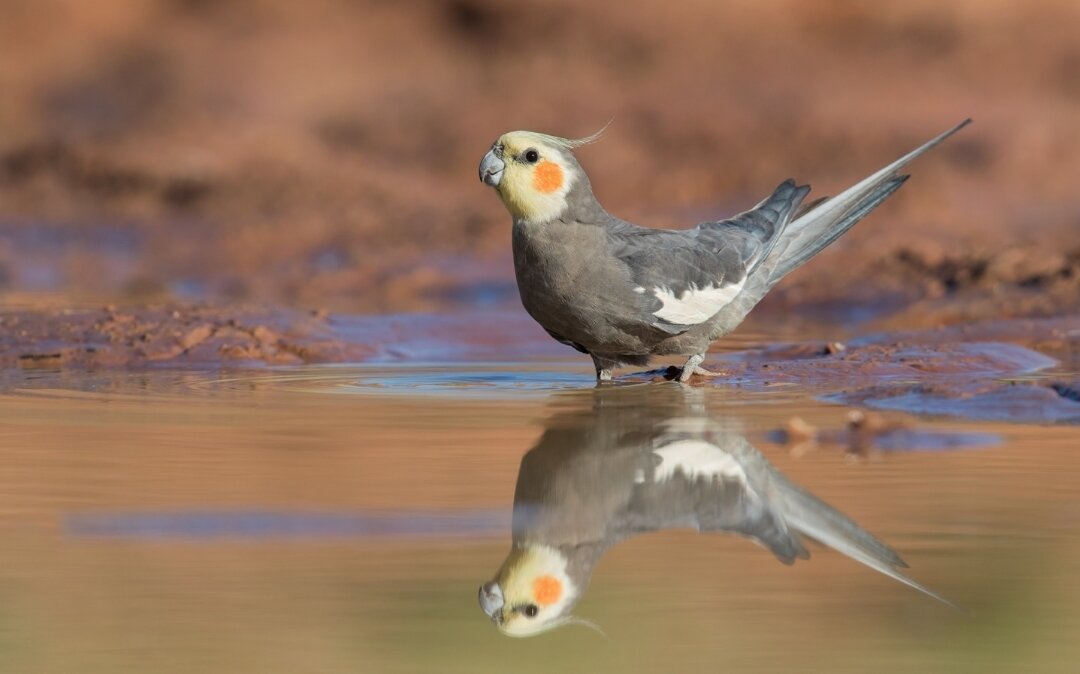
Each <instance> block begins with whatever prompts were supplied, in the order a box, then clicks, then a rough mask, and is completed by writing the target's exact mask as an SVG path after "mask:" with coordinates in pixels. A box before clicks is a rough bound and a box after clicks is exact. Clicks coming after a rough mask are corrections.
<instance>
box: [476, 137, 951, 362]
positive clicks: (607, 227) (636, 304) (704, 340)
mask: <svg viewBox="0 0 1080 674" xmlns="http://www.w3.org/2000/svg"><path fill="white" fill-rule="evenodd" d="M970 122H971V120H970V119H966V120H964V121H963V122H961V123H960V124H958V125H956V126H955V127H953V128H952V129H950V130H948V131H946V132H945V133H942V134H941V135H939V136H937V137H936V138H933V139H932V140H930V141H929V142H927V143H925V144H923V145H922V146H920V147H918V148H916V149H915V150H913V151H912V152H910V153H908V154H906V155H904V156H903V157H901V158H900V159H898V160H896V161H895V162H893V163H891V164H889V165H888V166H886V167H885V168H883V169H881V170H880V171H877V172H876V173H874V174H872V175H870V176H869V177H867V178H865V179H863V180H861V181H859V182H858V183H856V184H855V185H853V186H852V187H850V188H848V189H846V190H844V191H842V192H841V193H839V194H838V195H836V196H835V197H832V198H823V199H818V200H816V201H814V202H810V203H808V204H807V205H806V206H805V207H803V208H801V209H800V206H802V204H803V200H804V198H805V197H806V195H807V194H808V193H809V192H810V187H809V185H798V184H796V182H795V181H794V180H792V179H789V180H785V181H784V182H782V183H780V185H779V186H777V188H776V189H775V190H774V191H773V193H772V194H771V195H769V196H768V197H767V198H765V199H764V200H762V201H761V202H760V203H758V204H757V205H756V206H754V207H753V208H751V209H750V210H748V211H745V212H743V213H740V214H738V215H735V216H734V217H731V218H727V219H723V220H714V221H709V222H703V223H700V224H698V225H697V226H695V227H693V228H692V229H687V230H670V229H653V228H648V227H641V226H638V225H635V224H633V223H630V222H627V221H625V220H621V219H619V218H617V217H615V216H613V215H611V214H609V213H608V211H607V210H605V209H604V207H603V206H601V205H600V202H599V201H598V200H597V198H596V196H595V195H594V194H593V190H592V185H591V183H590V181H589V177H588V175H587V174H586V173H585V170H584V169H583V168H582V166H581V164H580V163H579V162H578V160H577V158H576V157H575V155H574V151H575V150H576V149H578V148H580V147H583V146H585V145H588V144H590V143H592V142H594V141H596V140H597V139H598V138H599V136H600V134H601V133H602V132H603V129H601V130H600V131H599V132H597V133H595V134H593V135H591V136H588V137H585V138H579V139H567V138H562V137H559V136H553V135H548V134H544V133H538V132H534V131H511V132H508V133H505V134H503V135H501V136H500V137H499V138H498V139H497V140H496V141H495V142H494V143H493V144H492V146H491V148H490V149H489V150H488V151H487V153H486V154H485V155H484V157H483V159H482V160H481V161H480V170H479V173H480V180H481V181H482V182H484V183H485V184H487V185H489V186H490V187H492V188H494V189H495V191H496V192H497V193H498V195H499V197H500V198H501V200H502V202H503V204H504V205H505V207H506V209H507V210H508V211H509V213H510V215H511V218H512V221H513V229H512V245H513V257H514V272H515V276H516V280H517V286H518V291H519V294H520V296H521V302H522V304H523V305H524V307H525V310H526V311H527V312H528V314H529V315H530V316H532V318H533V319H534V320H536V322H537V323H539V324H540V326H541V327H542V328H543V329H544V330H545V331H547V333H548V334H549V335H551V336H552V337H553V338H555V339H556V340H558V341H559V342H561V343H563V344H566V345H568V346H571V347H573V348H574V349H576V350H578V351H580V352H582V353H585V354H588V355H589V356H591V357H592V361H593V365H594V367H595V369H596V379H597V381H598V382H608V381H610V380H611V379H612V371H613V370H614V369H615V368H616V367H620V366H626V365H634V366H646V365H648V363H649V360H650V359H651V358H652V357H653V356H683V357H685V358H686V361H685V364H684V365H683V367H682V369H681V371H680V374H679V381H681V382H687V381H689V380H690V378H691V377H692V376H693V375H702V376H706V377H708V376H716V375H717V374H722V373H713V372H710V371H708V370H705V369H704V368H703V367H702V366H701V364H702V363H703V362H704V360H705V353H706V351H707V350H708V348H709V346H710V344H712V343H713V342H714V341H716V340H717V339H719V338H720V337H722V336H724V335H725V334H727V333H729V332H731V331H732V330H734V329H735V327H736V326H738V325H739V324H740V323H741V322H742V321H743V320H744V319H745V318H746V316H747V314H748V313H749V312H750V310H751V309H753V308H754V306H755V305H756V304H757V303H758V302H759V301H760V300H761V299H762V298H763V297H764V296H765V294H766V293H767V292H768V291H769V290H770V289H771V288H772V287H773V286H775V285H776V284H777V282H779V281H780V279H782V278H783V277H784V276H786V275H787V274H788V273H790V272H791V271H793V270H795V269H796V268H798V267H799V266H801V265H802V264H804V263H805V262H807V261H808V260H810V258H812V257H814V256H815V255H817V254H818V253H819V252H821V251H822V250H823V249H824V248H825V247H827V246H828V245H829V244H831V243H832V242H834V241H836V239H838V238H839V237H840V236H841V235H842V234H844V233H845V232H847V231H848V230H849V229H851V227H852V226H854V225H855V223H857V222H858V221H859V220H861V219H862V218H863V217H865V216H866V215H867V214H868V213H870V211H872V210H874V209H875V208H876V207H877V206H878V205H880V204H881V203H882V202H883V201H884V200H885V199H887V198H888V197H889V196H890V195H891V194H892V193H893V192H895V191H896V190H897V189H899V188H900V186H901V185H903V184H904V182H905V181H906V180H907V179H908V177H909V176H908V175H907V174H904V173H902V172H901V169H903V168H904V167H905V166H906V165H907V164H908V163H909V162H911V161H912V160H913V159H915V158H916V157H918V156H920V155H922V154H923V153H925V152H926V151H927V150H929V149H931V148H933V147H934V146H935V145H937V144H938V143H941V142H942V141H943V140H945V139H946V138H948V137H949V136H951V135H952V134H954V133H956V132H957V131H959V130H960V129H962V128H963V127H965V126H967V125H968V124H969V123H970Z"/></svg>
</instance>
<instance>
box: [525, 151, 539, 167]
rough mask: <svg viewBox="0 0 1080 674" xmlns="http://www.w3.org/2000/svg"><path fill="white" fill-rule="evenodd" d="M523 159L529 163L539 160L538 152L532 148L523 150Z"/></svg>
mask: <svg viewBox="0 0 1080 674" xmlns="http://www.w3.org/2000/svg"><path fill="white" fill-rule="evenodd" d="M525 161H527V162H529V163H530V164H535V163H536V162H538V161H540V153H539V152H537V151H536V150H532V149H529V150H525Z"/></svg>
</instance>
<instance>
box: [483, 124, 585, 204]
mask: <svg viewBox="0 0 1080 674" xmlns="http://www.w3.org/2000/svg"><path fill="white" fill-rule="evenodd" d="M569 143H570V141H566V140H564V139H561V138H556V137H554V136H547V135H544V134H540V133H533V132H531V131H511V132H510V133H507V134H503V136H502V137H500V138H499V140H497V141H495V144H494V145H493V146H492V147H491V150H490V151H488V153H487V154H486V155H485V156H484V159H483V161H482V162H481V164H480V179H481V180H483V181H484V182H485V183H487V184H488V185H491V186H492V187H494V188H495V190H496V191H497V192H498V193H499V196H500V197H501V198H502V201H503V204H505V205H506V208H507V210H509V211H510V215H512V216H513V217H514V219H515V220H520V221H523V222H526V223H530V224H540V223H544V222H550V221H551V220H554V219H555V218H557V217H558V216H559V214H561V213H562V212H563V211H564V210H565V209H566V195H567V194H568V193H569V192H570V187H571V185H572V184H573V181H574V179H575V178H576V177H577V171H578V169H577V168H576V166H575V163H573V162H572V161H567V157H569V155H570V145H569Z"/></svg>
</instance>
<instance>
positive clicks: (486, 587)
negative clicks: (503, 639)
mask: <svg viewBox="0 0 1080 674" xmlns="http://www.w3.org/2000/svg"><path fill="white" fill-rule="evenodd" d="M482 172H483V168H482V167H481V173H482ZM485 182H486V181H485ZM504 603H505V601H504V600H503V593H502V588H501V587H499V584H498V583H496V582H495V581H490V582H487V583H484V584H483V585H481V586H480V608H481V609H482V610H483V611H484V614H485V615H487V617H489V618H491V621H492V622H493V623H495V624H496V625H499V624H501V623H502V621H503V614H502V608H503V604H504Z"/></svg>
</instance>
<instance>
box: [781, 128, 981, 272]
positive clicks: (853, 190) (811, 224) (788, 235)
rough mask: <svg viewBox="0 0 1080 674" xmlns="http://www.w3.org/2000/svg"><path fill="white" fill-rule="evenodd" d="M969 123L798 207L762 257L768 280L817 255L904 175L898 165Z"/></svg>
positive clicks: (853, 223) (887, 194)
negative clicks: (821, 198) (817, 200)
mask: <svg viewBox="0 0 1080 674" xmlns="http://www.w3.org/2000/svg"><path fill="white" fill-rule="evenodd" d="M970 123H971V120H970V119H966V120H964V121H963V122H961V123H960V124H958V125H956V126H955V127H953V128H952V129H949V130H948V131H946V132H945V133H943V134H941V135H939V136H937V137H936V138H934V139H932V140H930V141H929V142H927V143H925V144H923V145H921V146H920V147H918V148H916V149H915V150H913V151H912V152H909V153H908V154H906V155H904V156H903V157H901V158H900V159H898V160H896V161H895V162H893V163H892V164H889V165H888V166H886V167H885V168H883V169H881V170H880V171H878V172H877V173H874V174H873V175H871V176H869V177H867V178H865V179H863V180H861V181H860V182H858V183H857V184H855V185H854V186H852V187H850V188H848V189H846V190H844V191H843V192H841V193H840V194H838V195H837V196H835V197H833V198H832V199H828V200H826V201H824V202H820V203H816V204H812V205H811V207H809V208H807V209H805V210H803V211H801V212H800V215H799V217H798V218H796V219H795V220H794V221H792V222H791V223H790V224H789V225H788V227H787V228H786V231H785V232H784V236H783V237H782V238H783V239H784V241H782V242H781V243H779V244H778V245H776V247H775V248H774V249H773V251H772V253H771V254H770V259H769V260H767V261H766V268H768V269H769V272H770V273H769V284H770V285H771V284H773V283H776V282H777V281H779V280H780V279H781V278H783V277H784V276H785V275H787V274H788V273H789V272H791V271H792V270H794V269H796V268H797V267H799V266H800V265H802V264H803V263H805V262H806V261H807V260H809V259H810V258H812V257H814V256H815V255H817V254H818V253H819V252H821V251H822V250H823V249H824V248H825V247H826V246H828V245H829V244H831V243H832V242H834V241H836V239H838V238H839V237H840V236H841V235H843V234H844V233H845V232H846V231H848V230H849V229H851V228H852V227H853V226H854V225H855V223H857V222H858V221H859V220H861V219H862V218H864V217H866V215H867V214H868V213H870V211H872V210H874V208H876V207H877V206H878V205H879V204H881V202H882V201H884V200H885V199H886V198H888V197H889V195H891V194H892V193H893V192H895V191H896V190H897V189H898V188H899V187H900V185H902V184H903V182H904V181H905V180H906V179H907V176H906V175H900V174H899V171H900V169H901V168H903V167H904V166H906V165H907V164H908V163H910V162H911V161H912V160H914V159H915V158H916V157H918V156H920V155H922V154H923V153H925V152H926V151H928V150H930V149H931V148H933V147H934V146H936V145H937V144H939V143H941V142H942V141H943V140H945V139H946V138H948V137H949V136H951V135H953V134H954V133H956V132H957V131H959V130H960V129H962V128H964V127H965V126H967V125H968V124H970Z"/></svg>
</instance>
